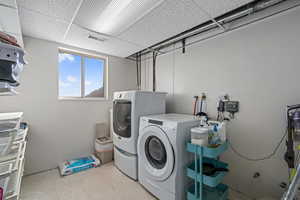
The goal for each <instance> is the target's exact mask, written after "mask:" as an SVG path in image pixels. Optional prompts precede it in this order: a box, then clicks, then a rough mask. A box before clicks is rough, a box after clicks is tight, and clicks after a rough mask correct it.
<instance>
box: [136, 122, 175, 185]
mask: <svg viewBox="0 0 300 200" xmlns="http://www.w3.org/2000/svg"><path fill="white" fill-rule="evenodd" d="M142 132H143V134H141V135H140V138H139V143H138V148H139V153H140V155H139V156H141V158H140V159H141V161H142V162H141V165H143V166H141V165H140V166H139V167H145V169H146V171H147V172H148V175H149V176H151V178H152V179H155V180H157V181H164V180H166V179H167V178H168V177H169V176H170V175H171V174H172V172H173V169H174V164H175V159H174V151H173V148H172V145H171V143H170V141H169V138H168V136H167V134H166V133H165V132H164V131H163V130H162V129H161V128H159V127H157V126H147V127H145V128H144V129H143V130H142Z"/></svg>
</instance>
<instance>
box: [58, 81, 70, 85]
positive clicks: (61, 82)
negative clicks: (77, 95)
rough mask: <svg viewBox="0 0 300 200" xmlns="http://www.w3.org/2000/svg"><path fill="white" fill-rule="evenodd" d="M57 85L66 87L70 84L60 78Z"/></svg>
mask: <svg viewBox="0 0 300 200" xmlns="http://www.w3.org/2000/svg"><path fill="white" fill-rule="evenodd" d="M59 85H60V86H62V87H68V86H70V85H71V84H70V83H68V82H64V81H62V80H60V81H59Z"/></svg>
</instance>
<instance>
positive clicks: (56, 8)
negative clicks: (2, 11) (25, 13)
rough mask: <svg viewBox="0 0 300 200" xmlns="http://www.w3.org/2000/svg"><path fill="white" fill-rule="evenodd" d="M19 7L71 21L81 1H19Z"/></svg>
mask: <svg viewBox="0 0 300 200" xmlns="http://www.w3.org/2000/svg"><path fill="white" fill-rule="evenodd" d="M17 3H18V7H19V8H20V7H21V8H24V9H27V10H32V11H36V12H39V13H40V14H44V15H47V16H52V17H55V18H59V19H63V20H66V21H70V20H71V19H72V17H73V15H74V12H75V11H76V9H77V7H78V5H79V4H80V0H59V1H58V0H17Z"/></svg>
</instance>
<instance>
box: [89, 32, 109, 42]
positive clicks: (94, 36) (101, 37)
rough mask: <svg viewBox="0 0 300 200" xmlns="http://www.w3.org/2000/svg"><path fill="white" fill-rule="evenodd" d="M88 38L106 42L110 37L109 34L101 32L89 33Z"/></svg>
mask: <svg viewBox="0 0 300 200" xmlns="http://www.w3.org/2000/svg"><path fill="white" fill-rule="evenodd" d="M88 38H89V39H92V40H97V41H100V42H104V41H106V40H108V39H109V36H107V35H102V34H101V35H100V34H89V35H88Z"/></svg>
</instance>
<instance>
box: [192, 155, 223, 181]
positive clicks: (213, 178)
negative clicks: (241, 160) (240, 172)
mask: <svg viewBox="0 0 300 200" xmlns="http://www.w3.org/2000/svg"><path fill="white" fill-rule="evenodd" d="M198 163H199V161H198ZM203 163H210V164H212V165H213V166H214V167H215V168H226V169H228V164H226V163H224V162H221V161H218V160H213V159H208V158H203ZM197 166H199V164H198V165H197ZM198 171H199V169H197V170H195V161H194V162H192V163H191V164H189V165H188V167H187V176H188V177H190V178H191V179H194V180H197V181H198V182H200V181H201V174H199V173H198ZM227 173H228V172H216V173H215V174H214V175H212V176H206V175H204V174H203V175H202V181H203V184H205V185H208V186H210V187H216V186H217V185H219V184H220V183H221V182H222V180H223V178H224V176H225V175H226V174H227Z"/></svg>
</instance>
